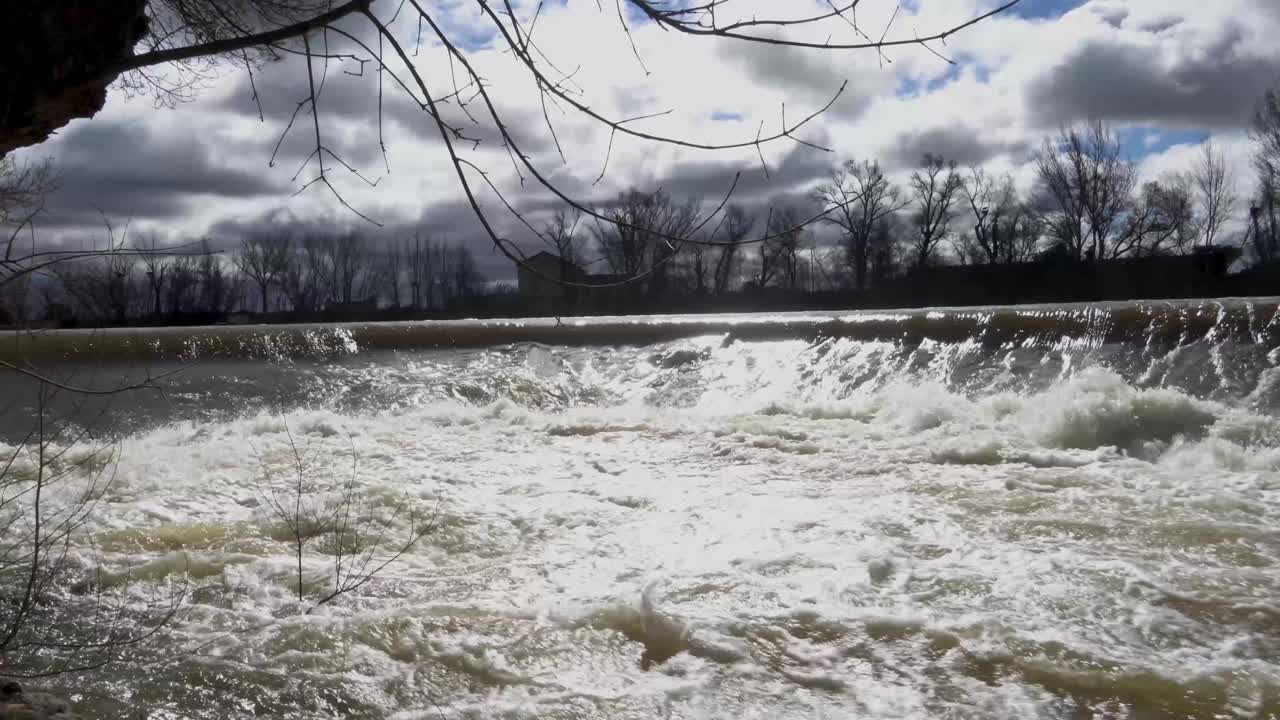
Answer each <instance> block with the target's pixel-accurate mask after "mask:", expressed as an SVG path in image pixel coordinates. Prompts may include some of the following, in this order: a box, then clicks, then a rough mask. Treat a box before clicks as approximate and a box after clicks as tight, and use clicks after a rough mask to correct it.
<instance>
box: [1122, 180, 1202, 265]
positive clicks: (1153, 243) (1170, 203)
mask: <svg viewBox="0 0 1280 720" xmlns="http://www.w3.org/2000/svg"><path fill="white" fill-rule="evenodd" d="M1127 222H1128V227H1127V228H1126V230H1125V233H1124V235H1123V237H1125V238H1132V241H1133V245H1132V250H1131V253H1132V254H1142V255H1159V254H1168V253H1173V254H1185V253H1188V252H1190V251H1191V250H1193V249H1194V248H1195V244H1196V233H1197V227H1196V217H1195V211H1194V208H1193V206H1192V199H1191V189H1190V185H1189V182H1188V181H1187V179H1186V178H1185V177H1180V176H1177V175H1173V176H1170V177H1168V178H1165V179H1164V181H1155V180H1153V181H1151V182H1148V183H1146V184H1144V185H1143V186H1142V191H1141V193H1140V195H1139V196H1138V198H1137V200H1136V201H1135V205H1134V206H1133V208H1132V210H1131V212H1130V214H1129V217H1128V219H1127Z"/></svg>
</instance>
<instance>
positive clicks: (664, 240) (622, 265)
mask: <svg viewBox="0 0 1280 720" xmlns="http://www.w3.org/2000/svg"><path fill="white" fill-rule="evenodd" d="M603 217H604V218H605V219H606V222H597V223H596V225H595V228H594V229H593V231H594V235H595V239H596V243H597V245H598V246H599V248H600V252H601V254H602V255H603V256H604V259H605V262H607V263H608V265H609V268H610V269H611V270H612V271H613V272H614V273H615V274H617V275H620V276H623V277H644V278H645V279H644V282H643V283H642V287H643V288H644V289H645V290H646V291H647V292H648V294H649V295H650V296H657V295H660V294H661V293H662V292H663V291H664V290H665V289H666V285H667V274H668V269H669V267H668V266H669V264H670V262H671V261H672V260H673V259H674V258H675V256H676V255H677V253H679V252H680V249H681V247H682V243H681V242H678V241H677V242H672V240H671V238H688V237H690V235H691V234H692V233H691V231H692V230H693V229H694V227H695V226H696V225H698V222H699V221H698V212H697V203H696V202H695V201H692V200H690V201H689V202H687V203H684V204H678V203H676V202H675V201H673V200H672V199H671V197H670V196H669V195H668V194H667V193H665V192H663V191H661V190H658V191H656V192H652V193H646V192H641V191H639V190H634V189H633V190H630V191H628V192H626V193H623V194H621V195H619V196H618V199H617V200H616V201H615V203H614V205H613V207H612V208H610V209H609V210H607V211H605V213H604V214H603Z"/></svg>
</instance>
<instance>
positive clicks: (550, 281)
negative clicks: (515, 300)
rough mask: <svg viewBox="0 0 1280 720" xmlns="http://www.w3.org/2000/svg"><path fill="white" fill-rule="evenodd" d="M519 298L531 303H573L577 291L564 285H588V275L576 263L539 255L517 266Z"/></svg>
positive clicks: (548, 254) (546, 253) (555, 256)
mask: <svg viewBox="0 0 1280 720" xmlns="http://www.w3.org/2000/svg"><path fill="white" fill-rule="evenodd" d="M516 271H517V275H518V277H519V285H520V297H522V298H527V299H530V300H535V301H536V300H544V301H556V300H559V301H562V302H569V303H571V304H572V302H573V301H574V300H575V299H576V295H577V293H576V292H573V291H574V290H576V288H574V287H573V286H572V285H566V284H565V283H578V284H586V283H587V277H588V276H587V273H586V272H585V271H583V269H582V268H580V267H578V266H577V265H575V264H574V263H571V262H569V261H568V260H565V259H564V258H562V257H560V256H558V255H552V254H551V253H549V252H540V253H538V254H537V255H534V256H533V257H531V258H528V259H527V260H525V261H524V264H523V265H518V266H517V267H516Z"/></svg>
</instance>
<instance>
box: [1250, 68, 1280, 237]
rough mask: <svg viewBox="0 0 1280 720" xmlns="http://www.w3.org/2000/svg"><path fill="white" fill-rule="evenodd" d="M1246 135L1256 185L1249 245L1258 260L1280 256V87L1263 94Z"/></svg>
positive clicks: (1251, 203)
mask: <svg viewBox="0 0 1280 720" xmlns="http://www.w3.org/2000/svg"><path fill="white" fill-rule="evenodd" d="M1249 136H1250V137H1251V138H1252V139H1253V142H1254V151H1253V166H1254V170H1255V172H1256V173H1257V183H1258V184H1257V187H1256V189H1255V190H1254V193H1253V198H1252V200H1251V202H1250V204H1249V240H1250V242H1249V248H1250V253H1251V254H1252V255H1253V257H1254V259H1255V260H1256V261H1258V262H1274V261H1276V260H1280V89H1276V88H1272V89H1270V90H1268V91H1267V92H1266V93H1264V94H1263V96H1262V98H1261V99H1260V100H1259V101H1258V106H1257V108H1256V109H1255V111H1254V116H1253V127H1252V128H1251V129H1250V133H1249Z"/></svg>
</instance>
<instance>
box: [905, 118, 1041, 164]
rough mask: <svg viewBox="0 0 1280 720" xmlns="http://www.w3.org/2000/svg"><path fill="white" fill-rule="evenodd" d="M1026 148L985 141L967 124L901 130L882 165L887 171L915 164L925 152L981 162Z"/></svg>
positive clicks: (959, 160) (918, 162) (975, 162)
mask: <svg viewBox="0 0 1280 720" xmlns="http://www.w3.org/2000/svg"><path fill="white" fill-rule="evenodd" d="M1029 150H1030V147H1029V146H1027V145H1026V144H1025V143H1012V144H1003V143H1000V142H988V141H985V140H983V139H982V138H981V137H979V133H978V132H977V131H976V130H973V129H971V128H967V127H962V126H955V127H942V128H932V129H929V130H921V131H918V132H904V133H900V134H899V135H898V137H897V138H896V139H895V141H894V143H893V147H892V148H891V149H890V150H889V153H888V155H887V156H886V157H885V167H886V168H887V169H889V170H896V169H903V168H912V167H916V166H918V165H919V164H920V162H921V159H922V158H923V157H924V155H925V153H932V154H934V155H941V156H942V157H943V158H945V159H947V160H954V161H955V162H956V164H958V165H981V164H983V163H985V162H987V161H988V160H991V159H992V158H994V157H996V156H998V155H1004V154H1013V155H1023V154H1026V153H1027V152H1028V151H1029Z"/></svg>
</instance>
